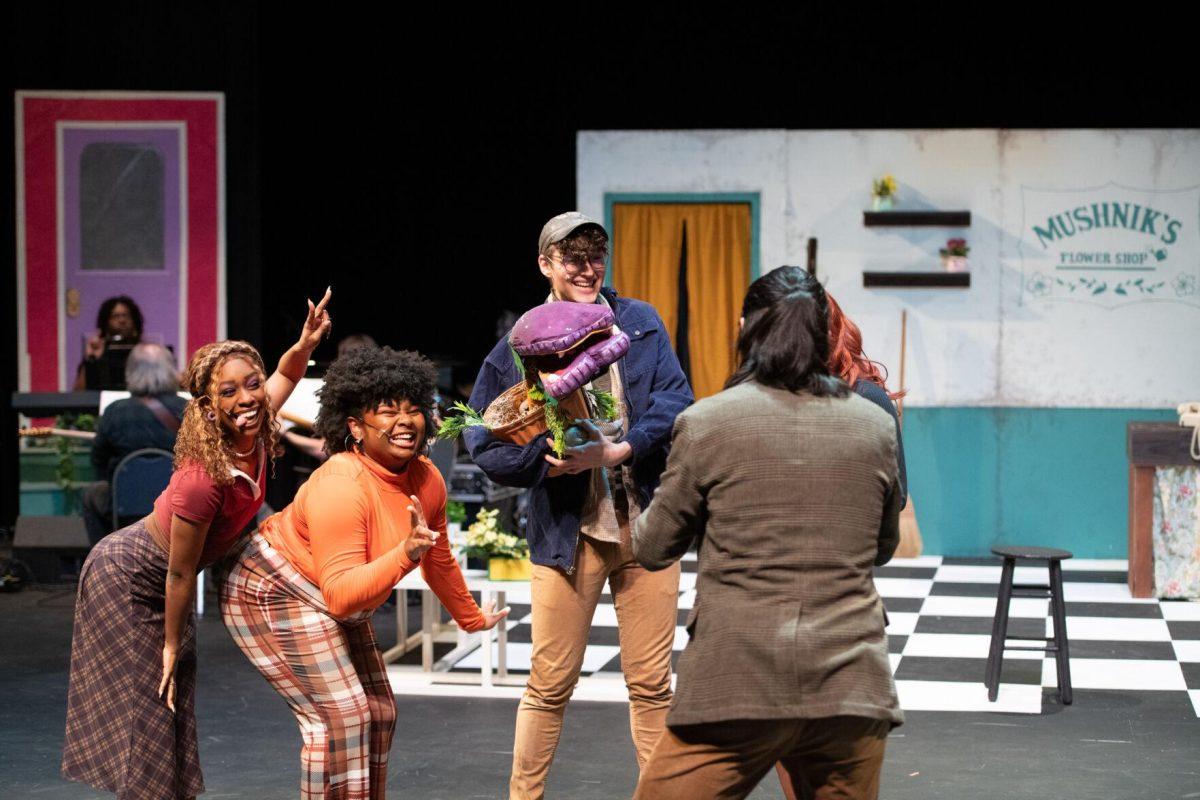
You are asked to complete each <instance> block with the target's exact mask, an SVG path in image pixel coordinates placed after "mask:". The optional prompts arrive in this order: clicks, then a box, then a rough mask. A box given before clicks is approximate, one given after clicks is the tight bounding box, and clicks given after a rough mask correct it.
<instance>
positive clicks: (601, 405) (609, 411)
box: [588, 389, 617, 422]
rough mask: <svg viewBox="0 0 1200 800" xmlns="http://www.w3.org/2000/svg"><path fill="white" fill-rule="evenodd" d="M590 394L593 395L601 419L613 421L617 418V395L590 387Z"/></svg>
mask: <svg viewBox="0 0 1200 800" xmlns="http://www.w3.org/2000/svg"><path fill="white" fill-rule="evenodd" d="M588 394H590V395H591V396H592V402H593V403H595V405H596V413H597V414H599V415H600V419H602V420H604V421H605V422H612V421H614V420H615V419H616V418H617V398H616V397H614V396H613V395H612V394H611V393H609V392H604V391H601V390H599V389H588Z"/></svg>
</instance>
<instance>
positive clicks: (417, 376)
mask: <svg viewBox="0 0 1200 800" xmlns="http://www.w3.org/2000/svg"><path fill="white" fill-rule="evenodd" d="M436 386H437V370H436V369H435V368H434V366H433V362H432V361H430V360H429V359H427V358H425V357H424V356H422V355H421V354H420V353H414V352H413V351H411V350H400V351H396V350H393V349H392V348H390V347H378V348H373V347H369V348H364V349H360V350H352V351H350V352H349V353H346V354H345V355H343V356H339V357H338V359H337V360H336V361H334V362H333V363H332V364H330V365H329V370H328V371H327V372H326V373H325V385H324V386H323V387H321V389H320V390H319V391H318V392H317V397H318V398H319V399H320V401H321V411H320V413H318V414H317V422H316V433H317V435H318V436H321V437H322V438H323V439H324V440H325V452H327V453H329V455H333V454H334V453H341V452H343V451H345V450H347V449H348V448H347V446H346V440H347V438H348V437H347V434H348V433H349V430H348V429H347V427H346V420H347V419H348V418H350V417H357V418H359V419H361V418H362V415H363V412H364V411H369V410H371V409H373V408H375V407H376V406H378V405H379V404H380V403H386V402H401V401H404V400H407V401H409V402H410V403H414V404H416V405H418V406H420V407H421V414H422V416H424V417H425V439H424V441H422V442H421V445H420V447H421V449H422V450H423V449H424V447H425V443H426V442H428V441H429V439H430V437H431V436H433V433H434V431H433V404H434V399H433V396H434V391H435V387H436Z"/></svg>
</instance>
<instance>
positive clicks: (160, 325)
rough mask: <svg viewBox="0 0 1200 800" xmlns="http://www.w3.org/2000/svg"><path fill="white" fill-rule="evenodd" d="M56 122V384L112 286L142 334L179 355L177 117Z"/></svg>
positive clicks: (181, 266) (67, 380) (182, 308)
mask: <svg viewBox="0 0 1200 800" xmlns="http://www.w3.org/2000/svg"><path fill="white" fill-rule="evenodd" d="M59 126H60V127H59V137H60V138H59V146H60V150H59V153H60V157H61V159H62V161H61V169H60V171H59V175H60V180H61V181H62V183H61V184H60V191H59V199H60V202H61V203H62V207H61V208H60V212H61V213H60V214H59V215H58V218H59V220H60V221H61V222H60V224H61V225H62V229H61V230H60V231H59V243H60V249H59V252H60V253H61V257H60V258H61V260H60V262H59V263H60V269H61V270H62V281H61V283H60V284H59V285H60V286H61V287H63V292H64V296H63V297H62V298H61V302H60V304H59V309H60V314H61V315H62V317H63V318H62V319H60V322H62V323H63V324H60V325H59V327H58V329H59V331H60V334H59V335H60V336H61V337H63V338H62V339H60V341H59V353H60V358H61V360H60V362H59V363H60V375H61V376H62V379H63V380H62V382H63V384H64V386H65V387H70V386H71V384H72V382H73V381H74V380H75V370H76V367H77V366H78V364H79V363H80V361H81V360H82V359H83V353H84V344H85V342H86V340H87V338H88V337H89V336H91V335H92V334H93V333H94V332H95V331H96V313H97V312H98V310H99V308H100V305H101V304H102V303H103V302H104V300H105V299H107V298H109V297H113V296H116V295H128V296H129V297H131V298H133V300H134V302H136V303H137V305H138V307H139V308H140V309H141V312H142V316H143V319H144V329H143V334H142V336H143V339H144V340H146V341H152V342H159V343H161V344H166V345H170V346H171V347H172V348H174V350H175V353H176V360H177V361H180V360H181V359H183V358H185V357H186V355H187V354H186V353H184V352H182V351H183V350H184V348H183V347H181V343H182V342H183V341H184V336H183V333H182V332H183V331H185V330H186V322H187V320H186V319H185V315H186V308H187V306H186V297H185V296H183V295H182V293H181V287H183V286H186V285H187V281H186V274H187V261H186V252H187V242H186V241H183V230H184V229H185V228H184V226H183V225H182V222H183V219H184V218H185V216H186V207H185V203H186V201H185V200H184V199H183V197H184V194H185V190H186V187H185V186H184V185H183V184H182V180H181V175H183V174H184V170H183V169H181V167H182V166H183V165H182V164H181V163H180V153H181V152H182V151H183V150H184V148H183V147H182V146H181V144H182V143H181V139H182V137H183V135H184V133H183V131H184V128H183V125H182V124H181V123H133V124H127V125H121V124H120V123H92V124H86V123H73V122H61V123H59ZM181 366H182V363H181Z"/></svg>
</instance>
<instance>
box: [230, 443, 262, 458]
mask: <svg viewBox="0 0 1200 800" xmlns="http://www.w3.org/2000/svg"><path fill="white" fill-rule="evenodd" d="M257 449H258V445H255V446H254V447H251V448H250V449H249V450H247V451H246V452H244V453H239V452H238V451H237V450H234V451H233V454H234V455H235V456H237V457H238V458H249V457H250V456H252V455H254V451H255V450H257Z"/></svg>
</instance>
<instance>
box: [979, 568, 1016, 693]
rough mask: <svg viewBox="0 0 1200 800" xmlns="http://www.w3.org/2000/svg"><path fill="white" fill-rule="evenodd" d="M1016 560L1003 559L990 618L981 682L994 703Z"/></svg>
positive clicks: (1006, 631)
mask: <svg viewBox="0 0 1200 800" xmlns="http://www.w3.org/2000/svg"><path fill="white" fill-rule="evenodd" d="M1016 563H1017V562H1016V559H1013V558H1005V559H1004V567H1003V569H1001V571H1000V590H999V592H998V593H997V596H996V616H995V617H993V618H992V643H991V647H990V648H989V649H988V660H987V670H986V671H985V673H984V678H983V682H984V684H985V685H986V686H987V690H988V700H989V701H991V702H995V701H996V696H997V695H998V694H999V693H1000V668H1001V665H1002V663H1003V661H1004V639H1005V637H1006V636H1007V635H1008V604H1009V602H1010V601H1011V600H1012V583H1013V569H1014V568H1015V567H1016Z"/></svg>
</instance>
